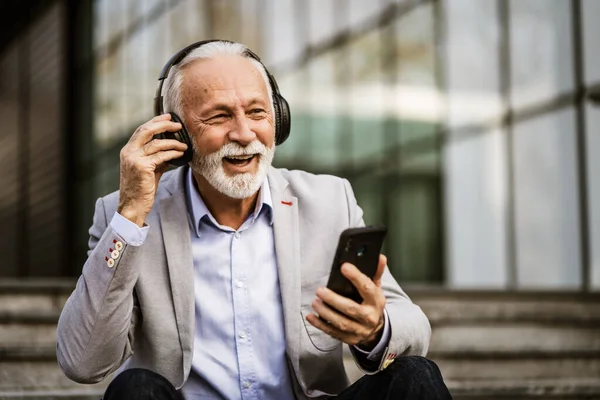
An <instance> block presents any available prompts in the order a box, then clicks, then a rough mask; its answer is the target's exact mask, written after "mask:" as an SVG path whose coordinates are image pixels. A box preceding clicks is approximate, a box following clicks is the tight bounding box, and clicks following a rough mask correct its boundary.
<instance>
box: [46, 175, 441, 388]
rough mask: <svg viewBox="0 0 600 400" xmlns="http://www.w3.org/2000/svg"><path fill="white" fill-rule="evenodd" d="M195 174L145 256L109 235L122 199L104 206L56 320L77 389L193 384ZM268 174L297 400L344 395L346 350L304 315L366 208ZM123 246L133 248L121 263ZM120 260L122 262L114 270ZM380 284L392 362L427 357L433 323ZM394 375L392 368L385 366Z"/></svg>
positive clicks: (161, 199) (176, 178)
mask: <svg viewBox="0 0 600 400" xmlns="http://www.w3.org/2000/svg"><path fill="white" fill-rule="evenodd" d="M186 169H187V167H183V168H178V169H176V170H174V171H171V172H168V173H166V174H164V176H163V177H162V179H161V181H160V184H159V187H158V190H157V193H156V200H155V203H154V206H153V208H152V210H151V212H150V214H149V215H148V217H147V219H146V223H147V224H148V225H149V226H150V229H149V232H148V236H147V238H146V241H145V242H144V244H143V245H141V246H130V245H127V244H125V242H124V241H123V239H122V238H120V237H119V236H118V235H117V234H116V233H115V232H114V231H113V230H112V229H111V228H110V226H109V223H110V220H111V218H112V216H113V215H114V213H115V210H116V208H117V205H118V201H119V194H118V192H115V193H111V194H109V195H108V196H106V197H104V198H101V199H99V200H98V201H97V203H96V212H95V214H94V223H93V225H92V227H91V228H90V241H89V247H90V250H89V252H88V259H87V261H86V263H85V265H84V266H83V271H82V274H81V277H80V278H79V281H78V282H77V287H76V288H75V290H74V291H73V293H72V294H71V296H70V297H69V299H68V301H67V303H66V304H65V307H64V309H63V311H62V313H61V316H60V319H59V322H58V343H57V356H58V363H59V365H60V367H61V368H62V370H63V371H64V373H65V374H66V375H67V376H68V377H69V378H71V379H72V380H74V381H76V382H81V383H96V382H99V381H102V380H103V379H104V378H105V377H106V376H108V375H109V374H111V373H112V372H113V371H115V370H117V369H118V368H119V367H121V369H126V368H133V367H144V368H148V369H152V370H154V371H157V372H158V373H160V374H162V375H164V376H165V377H166V378H167V379H169V380H170V381H171V382H172V383H173V384H174V385H175V386H176V387H178V388H180V387H181V386H183V384H184V382H185V381H186V379H187V378H188V375H189V373H190V368H191V365H192V355H193V343H194V340H193V339H194V324H195V322H194V317H195V316H194V301H195V298H194V277H193V260H192V252H191V239H190V229H189V225H188V213H187V206H186V198H185V193H184V179H185V171H186ZM268 176H269V185H270V188H271V192H272V198H273V212H274V224H273V227H274V234H275V249H276V253H277V266H278V272H279V283H280V286H281V295H282V296H281V297H282V302H283V310H284V320H285V335H286V353H287V360H288V364H289V367H290V371H291V374H292V381H293V384H294V393H295V394H296V397H297V398H298V399H307V398H315V397H319V396H322V395H326V394H337V393H339V392H340V391H342V390H343V389H345V388H346V387H347V386H348V384H349V382H348V378H347V376H346V373H345V371H344V365H343V362H342V343H341V342H340V341H338V340H336V339H334V338H332V337H330V336H328V335H326V334H325V333H323V332H321V331H319V330H318V329H316V328H314V327H313V326H312V325H310V324H309V323H308V322H306V320H305V319H304V317H305V315H306V314H307V313H309V312H310V311H311V302H312V300H313V299H314V298H315V292H316V289H317V287H319V286H325V284H326V283H327V278H328V275H329V270H330V268H331V261H332V260H333V257H334V253H335V249H336V245H337V241H338V238H339V235H340V233H341V232H342V231H343V230H344V229H346V228H349V227H357V226H362V225H364V223H363V219H362V210H361V209H360V207H359V206H358V205H357V203H356V200H355V198H354V194H353V192H352V189H351V187H350V184H349V183H348V181H346V180H343V179H340V178H336V177H333V176H325V175H313V174H309V173H306V172H302V171H288V170H282V169H275V168H271V169H270V170H269V175H268ZM284 203H285V204H284ZM290 203H291V205H290ZM119 241H121V242H122V243H123V244H124V246H123V247H122V248H121V250H120V251H117V252H116V253H115V251H114V250H115V246H116V244H117V242H119ZM118 247H120V244H119V245H118ZM110 250H112V254H113V255H116V256H117V257H116V259H115V261H114V264H113V262H110V261H107V260H109V259H111V254H110V253H111V252H110ZM109 264H112V265H113V266H112V267H109ZM382 284H383V289H384V292H385V296H386V298H387V303H386V310H387V312H388V316H389V319H390V322H391V328H392V329H391V340H390V343H389V347H388V348H387V349H386V353H385V354H384V360H385V359H386V358H387V359H390V358H393V357H395V356H399V355H408V354H418V355H424V354H425V353H426V351H427V347H428V344H429V339H430V335H431V330H430V326H429V322H428V320H427V317H425V315H424V314H423V312H422V311H421V309H420V308H419V307H417V306H416V305H414V304H413V303H412V302H411V301H410V299H409V298H408V297H407V296H406V294H405V293H404V292H403V291H402V289H400V287H399V286H398V284H397V283H396V281H395V280H394V278H393V277H392V276H391V274H390V272H389V270H387V269H386V271H385V274H384V276H383V279H382ZM207 301H210V299H207ZM386 365H387V363H386V362H383V361H382V363H381V365H380V368H384V367H385V366H386Z"/></svg>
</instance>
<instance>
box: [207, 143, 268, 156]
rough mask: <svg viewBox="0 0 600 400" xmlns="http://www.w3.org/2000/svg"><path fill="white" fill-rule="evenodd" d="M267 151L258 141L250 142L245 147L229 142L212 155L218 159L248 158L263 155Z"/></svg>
mask: <svg viewBox="0 0 600 400" xmlns="http://www.w3.org/2000/svg"><path fill="white" fill-rule="evenodd" d="M268 151H269V149H268V148H267V146H265V145H264V144H262V143H261V142H259V141H258V140H254V141H252V142H251V143H250V144H248V145H246V146H242V145H240V144H239V143H235V142H231V143H227V144H225V145H224V146H223V147H221V149H220V150H217V151H216V152H215V153H214V154H215V155H218V157H219V158H225V157H232V156H233V157H236V156H237V157H240V156H250V155H255V154H261V155H264V154H266V153H267V152H268Z"/></svg>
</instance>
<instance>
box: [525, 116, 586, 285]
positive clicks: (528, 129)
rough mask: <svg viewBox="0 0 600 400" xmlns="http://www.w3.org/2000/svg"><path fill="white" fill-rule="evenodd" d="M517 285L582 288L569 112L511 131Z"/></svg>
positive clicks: (576, 183)
mask: <svg viewBox="0 0 600 400" xmlns="http://www.w3.org/2000/svg"><path fill="white" fill-rule="evenodd" d="M513 145H514V149H513V152H514V182H515V187H514V189H515V231H516V242H517V244H516V255H517V283H518V285H519V286H520V287H522V288H529V287H546V288H569V287H571V288H576V287H578V286H579V285H580V284H581V267H580V266H581V254H580V240H581V237H580V225H579V192H578V177H577V160H576V140H575V114H574V110H573V109H572V108H569V109H566V110H562V111H560V112H556V113H552V114H546V115H542V116H540V117H537V118H534V119H531V120H528V121H524V122H521V123H518V124H517V125H516V126H515V129H514V137H513Z"/></svg>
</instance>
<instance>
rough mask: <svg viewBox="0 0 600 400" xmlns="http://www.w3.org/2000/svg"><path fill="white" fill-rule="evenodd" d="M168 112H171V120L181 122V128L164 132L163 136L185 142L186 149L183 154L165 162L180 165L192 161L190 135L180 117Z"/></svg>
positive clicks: (192, 153) (192, 152)
mask: <svg viewBox="0 0 600 400" xmlns="http://www.w3.org/2000/svg"><path fill="white" fill-rule="evenodd" d="M169 114H171V121H173V122H179V123H180V124H181V130H179V131H177V132H165V136H166V137H168V138H169V139H175V140H178V141H180V142H181V143H185V144H187V149H186V150H185V151H184V152H183V156H181V157H179V158H175V159H173V160H170V161H167V164H169V165H173V166H176V167H181V166H182V165H186V164H187V163H189V162H190V161H192V156H193V155H194V151H193V149H192V140H191V139H190V135H189V134H188V131H187V128H186V127H185V124H184V123H183V121H182V120H181V118H179V116H178V115H177V114H175V113H172V112H170V113H169ZM167 134H168V135H167Z"/></svg>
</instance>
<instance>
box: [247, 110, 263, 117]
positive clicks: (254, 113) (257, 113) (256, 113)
mask: <svg viewBox="0 0 600 400" xmlns="http://www.w3.org/2000/svg"><path fill="white" fill-rule="evenodd" d="M265 113H266V111H265V110H264V109H262V108H253V109H252V110H250V111H249V112H248V114H249V115H251V116H252V117H255V118H262V117H264V115H265Z"/></svg>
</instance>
